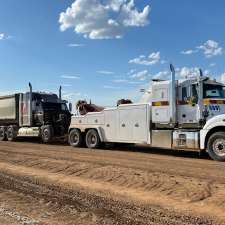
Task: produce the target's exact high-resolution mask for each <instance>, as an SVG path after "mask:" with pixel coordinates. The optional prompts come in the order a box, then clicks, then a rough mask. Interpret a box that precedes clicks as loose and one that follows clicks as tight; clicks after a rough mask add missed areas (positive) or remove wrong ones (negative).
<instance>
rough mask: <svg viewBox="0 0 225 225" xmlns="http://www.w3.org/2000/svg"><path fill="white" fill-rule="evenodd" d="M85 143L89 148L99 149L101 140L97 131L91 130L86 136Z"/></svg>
mask: <svg viewBox="0 0 225 225" xmlns="http://www.w3.org/2000/svg"><path fill="white" fill-rule="evenodd" d="M85 142H86V145H87V147H88V148H92V149H94V148H99V147H100V146H101V140H100V137H99V135H98V132H97V130H95V129H91V130H89V131H88V132H87V134H86V138H85Z"/></svg>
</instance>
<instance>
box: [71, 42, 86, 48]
mask: <svg viewBox="0 0 225 225" xmlns="http://www.w3.org/2000/svg"><path fill="white" fill-rule="evenodd" d="M83 46H84V44H74V43H72V44H68V47H70V48H76V47H83Z"/></svg>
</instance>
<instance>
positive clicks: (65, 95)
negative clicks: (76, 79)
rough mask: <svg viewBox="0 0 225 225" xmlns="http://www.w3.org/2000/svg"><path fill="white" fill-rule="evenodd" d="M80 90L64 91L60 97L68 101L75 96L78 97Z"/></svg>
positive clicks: (72, 99)
mask: <svg viewBox="0 0 225 225" xmlns="http://www.w3.org/2000/svg"><path fill="white" fill-rule="evenodd" d="M80 96H81V93H80V92H70V93H64V94H63V95H62V98H63V99H65V100H68V101H74V100H75V99H76V98H78V97H80Z"/></svg>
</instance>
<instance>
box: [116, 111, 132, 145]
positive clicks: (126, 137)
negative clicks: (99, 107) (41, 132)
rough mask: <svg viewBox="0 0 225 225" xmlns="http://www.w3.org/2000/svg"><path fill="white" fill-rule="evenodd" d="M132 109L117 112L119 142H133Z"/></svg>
mask: <svg viewBox="0 0 225 225" xmlns="http://www.w3.org/2000/svg"><path fill="white" fill-rule="evenodd" d="M133 110H134V109H132V110H130V109H120V110H119V140H120V141H124V142H131V143H132V141H133V115H132V111H133Z"/></svg>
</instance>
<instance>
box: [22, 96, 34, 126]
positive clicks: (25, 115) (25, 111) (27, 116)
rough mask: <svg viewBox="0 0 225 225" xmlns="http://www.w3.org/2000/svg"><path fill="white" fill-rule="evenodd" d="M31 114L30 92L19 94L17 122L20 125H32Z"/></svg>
mask: <svg viewBox="0 0 225 225" xmlns="http://www.w3.org/2000/svg"><path fill="white" fill-rule="evenodd" d="M31 115H32V113H31V112H30V94H29V93H26V94H20V103H19V123H20V126H21V127H24V126H28V127H29V126H32V124H31Z"/></svg>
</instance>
